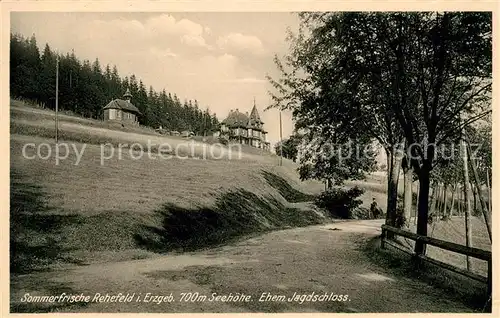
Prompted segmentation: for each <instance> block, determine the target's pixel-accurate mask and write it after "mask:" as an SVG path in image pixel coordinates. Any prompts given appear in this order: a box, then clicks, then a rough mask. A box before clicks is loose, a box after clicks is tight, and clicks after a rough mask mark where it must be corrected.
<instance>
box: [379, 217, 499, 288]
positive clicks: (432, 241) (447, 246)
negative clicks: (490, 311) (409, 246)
mask: <svg viewBox="0 0 500 318" xmlns="http://www.w3.org/2000/svg"><path fill="white" fill-rule="evenodd" d="M387 233H393V234H396V235H399V236H403V237H406V238H408V239H410V240H414V241H415V242H422V243H423V244H424V246H426V245H431V246H435V247H438V248H442V249H444V250H447V251H451V252H455V253H459V254H462V255H467V256H470V257H474V258H477V259H481V260H484V261H487V262H488V276H487V277H484V276H481V275H478V274H475V273H472V272H470V271H467V270H464V269H462V268H458V267H456V266H453V265H450V264H447V263H443V262H440V261H438V260H435V259H432V258H429V257H427V256H425V255H418V254H415V253H413V252H411V251H409V250H404V249H402V248H401V247H400V246H397V244H395V242H393V241H390V240H388V239H387ZM386 244H387V245H390V246H393V247H395V248H397V249H400V250H403V251H404V252H406V253H409V254H411V255H413V256H414V257H418V258H419V259H421V260H423V261H426V262H429V263H432V264H434V265H437V266H440V267H443V268H446V269H448V270H450V271H453V272H455V273H458V274H461V275H464V276H467V277H469V278H472V279H475V280H478V281H482V282H485V283H487V284H488V294H489V295H491V290H492V262H491V260H492V258H491V252H490V251H485V250H482V249H478V248H474V247H468V246H464V245H460V244H456V243H452V242H447V241H443V240H440V239H436V238H432V237H428V236H423V235H418V234H415V233H411V232H408V231H404V230H402V229H398V228H396V227H393V226H389V225H386V224H384V225H382V238H381V242H380V246H381V248H385V245H386ZM424 250H425V248H424Z"/></svg>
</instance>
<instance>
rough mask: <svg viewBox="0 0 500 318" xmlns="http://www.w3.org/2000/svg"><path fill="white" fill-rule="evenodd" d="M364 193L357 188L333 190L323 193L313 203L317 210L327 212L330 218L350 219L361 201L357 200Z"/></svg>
mask: <svg viewBox="0 0 500 318" xmlns="http://www.w3.org/2000/svg"><path fill="white" fill-rule="evenodd" d="M363 193H364V190H362V189H360V188H358V187H357V186H356V187H354V188H351V189H349V190H347V191H346V190H344V189H341V188H333V189H328V190H326V191H323V192H322V193H321V194H320V195H319V196H318V197H317V198H316V199H315V200H314V203H315V204H316V206H318V207H319V208H322V209H325V210H327V211H328V213H329V214H330V216H332V217H338V218H342V219H351V218H352V217H353V211H354V209H356V208H358V207H359V206H360V205H361V204H362V203H363V201H361V200H357V199H356V198H358V197H359V196H361V195H362V194H363Z"/></svg>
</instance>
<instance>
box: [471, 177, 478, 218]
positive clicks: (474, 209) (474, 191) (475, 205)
mask: <svg viewBox="0 0 500 318" xmlns="http://www.w3.org/2000/svg"><path fill="white" fill-rule="evenodd" d="M470 188H471V191H472V198H473V202H474V205H473V209H472V212H473V213H472V214H473V215H475V214H476V211H477V200H476V195H477V194H476V188H475V187H474V184H473V183H472V180H470Z"/></svg>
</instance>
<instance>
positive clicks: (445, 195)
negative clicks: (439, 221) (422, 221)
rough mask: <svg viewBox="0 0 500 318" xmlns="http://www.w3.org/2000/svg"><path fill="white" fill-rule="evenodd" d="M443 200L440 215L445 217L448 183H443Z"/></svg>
mask: <svg viewBox="0 0 500 318" xmlns="http://www.w3.org/2000/svg"><path fill="white" fill-rule="evenodd" d="M443 192H444V202H443V211H442V212H441V214H442V216H443V217H446V213H447V206H446V203H448V184H447V183H445V184H444V191H443Z"/></svg>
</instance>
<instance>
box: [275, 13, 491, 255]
mask: <svg viewBox="0 0 500 318" xmlns="http://www.w3.org/2000/svg"><path fill="white" fill-rule="evenodd" d="M299 16H300V20H301V27H300V29H299V32H298V34H290V36H289V37H288V39H289V42H290V52H289V54H288V55H287V56H285V57H284V59H283V62H282V61H281V60H280V59H279V58H276V65H277V67H278V69H279V70H280V71H281V78H279V79H276V80H275V79H272V78H270V81H271V83H272V84H273V85H274V88H275V92H272V97H273V101H274V103H273V105H271V107H278V108H281V109H290V110H292V112H293V115H294V118H295V119H296V120H297V123H298V124H299V125H302V126H304V127H305V128H310V127H323V130H322V131H321V134H322V136H324V138H326V139H328V138H330V136H331V135H332V133H331V132H330V131H331V130H333V131H335V134H336V135H343V136H349V137H359V136H360V135H365V136H369V137H371V138H373V139H377V140H378V141H379V142H380V143H381V144H382V145H383V146H384V148H385V149H386V152H387V154H388V168H389V169H388V180H389V181H388V182H389V183H388V186H389V187H388V190H389V191H388V209H387V214H388V216H387V219H386V223H387V224H389V225H394V223H395V219H396V218H395V216H396V215H395V213H396V212H395V211H396V209H395V199H397V191H395V190H397V180H394V178H393V177H391V176H397V175H398V173H397V172H398V170H399V167H400V160H401V159H402V154H405V153H408V157H409V159H410V160H409V161H410V165H411V168H412V169H413V170H414V172H415V174H416V175H417V176H418V180H419V198H418V222H417V233H418V234H421V235H427V223H428V214H429V188H430V181H431V171H432V169H433V167H434V166H436V165H437V164H440V162H441V161H442V158H441V157H440V153H439V148H438V147H439V146H440V145H443V144H446V143H450V142H455V141H456V140H457V136H459V134H460V132H461V130H462V128H463V127H465V126H467V125H469V124H471V123H472V122H474V121H476V120H478V119H480V118H482V117H484V116H485V115H487V114H488V113H489V112H491V56H492V47H491V14H490V13H488V12H439V13H438V12H395V13H354V12H349V13H330V12H326V13H323V12H322V13H301V14H300V15H299ZM461 117H463V118H464V119H465V120H464V121H461ZM403 138H404V140H406V143H407V145H408V147H407V150H408V152H406V151H401V150H402V149H401V148H403V150H405V149H404V148H405V147H398V145H401V142H402V140H403ZM415 251H416V252H417V253H423V252H424V249H423V244H421V243H418V244H417V245H416V247H415Z"/></svg>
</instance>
